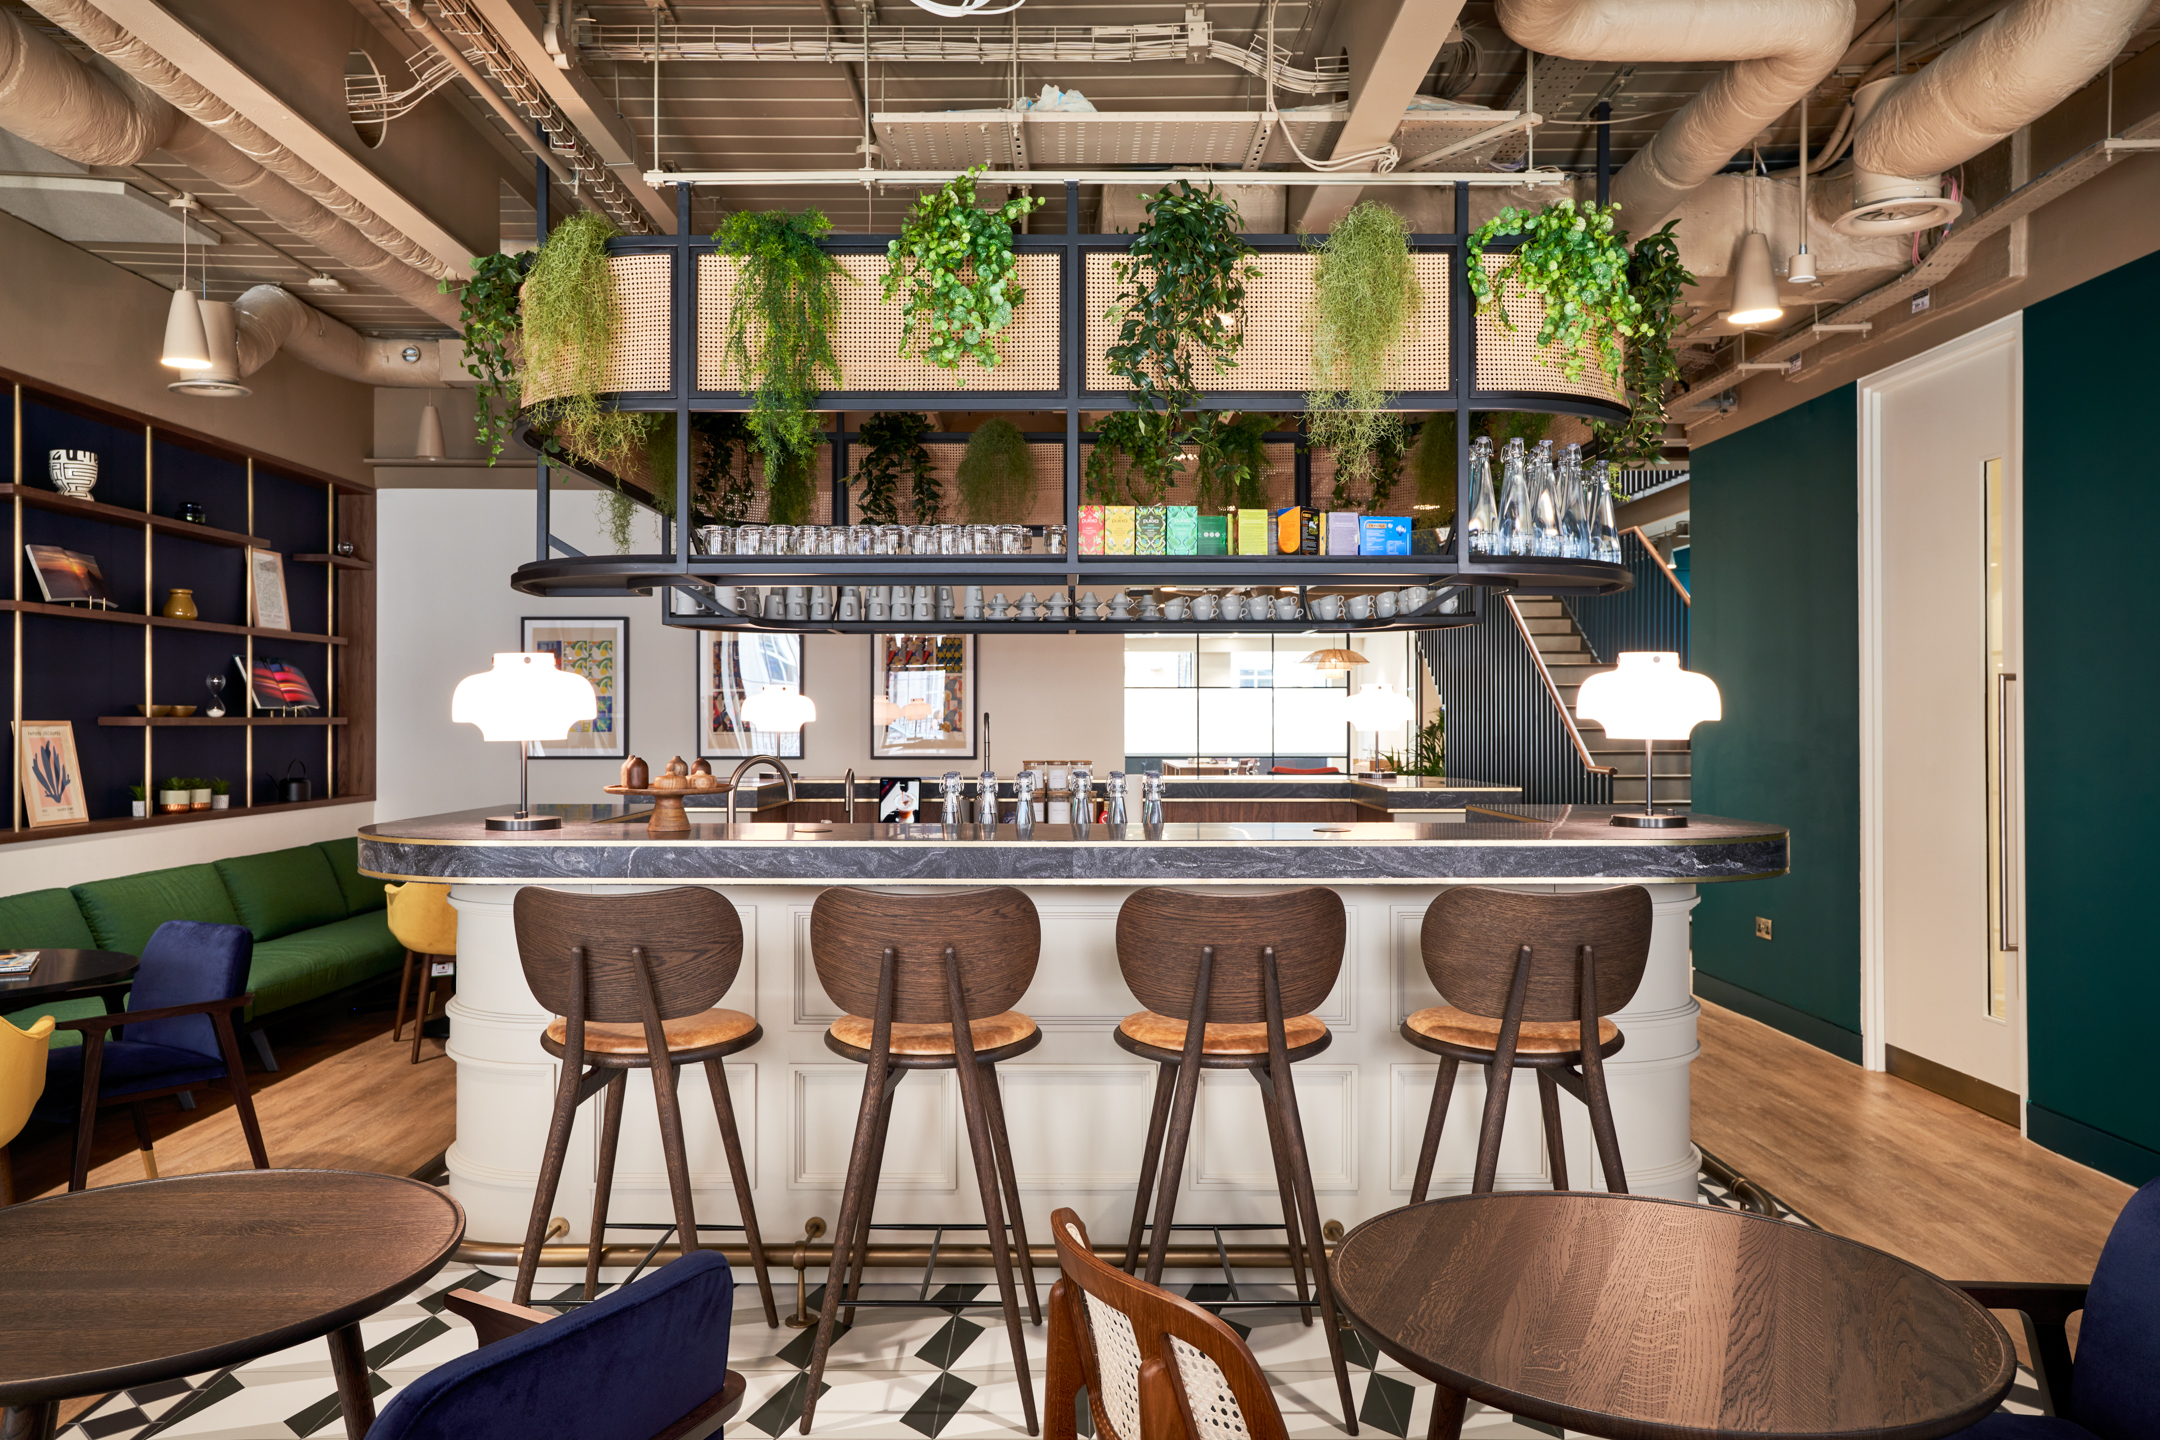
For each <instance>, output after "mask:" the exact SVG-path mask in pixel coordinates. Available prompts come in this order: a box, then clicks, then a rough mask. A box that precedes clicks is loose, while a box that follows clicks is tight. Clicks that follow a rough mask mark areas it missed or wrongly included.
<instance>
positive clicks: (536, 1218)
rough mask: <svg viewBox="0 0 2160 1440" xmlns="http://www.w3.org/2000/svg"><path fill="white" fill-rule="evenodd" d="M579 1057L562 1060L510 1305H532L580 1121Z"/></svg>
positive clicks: (564, 1057)
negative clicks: (566, 1162) (543, 1248)
mask: <svg viewBox="0 0 2160 1440" xmlns="http://www.w3.org/2000/svg"><path fill="white" fill-rule="evenodd" d="M582 1068H583V1067H582V1066H581V1065H580V1064H579V1061H578V1057H576V1056H574V1055H568V1054H566V1055H564V1056H563V1057H562V1083H561V1084H559V1085H557V1086H556V1087H555V1113H554V1114H553V1115H552V1116H550V1117H549V1119H548V1137H547V1148H546V1149H545V1150H543V1151H541V1152H540V1179H539V1182H538V1184H537V1185H535V1186H534V1188H533V1208H532V1218H531V1219H530V1220H528V1221H526V1222H525V1248H524V1249H522V1250H521V1251H519V1252H518V1268H517V1279H516V1280H515V1281H513V1282H512V1284H511V1286H510V1303H511V1304H513V1305H530V1304H531V1303H532V1287H533V1275H534V1274H535V1272H537V1271H538V1270H539V1268H540V1246H541V1243H542V1242H543V1241H545V1240H546V1239H547V1229H548V1220H549V1219H550V1218H551V1217H550V1216H549V1215H548V1211H550V1210H552V1209H553V1208H554V1207H555V1189H556V1187H557V1186H558V1185H560V1184H561V1183H562V1170H563V1156H564V1154H565V1153H566V1152H567V1151H568V1150H569V1148H570V1124H571V1122H572V1121H573V1120H575V1119H576V1118H577V1105H578V1082H579V1080H580V1079H582V1078H583V1077H582V1076H581V1075H580V1074H579V1073H578V1072H579V1071H580V1070H581V1069H582Z"/></svg>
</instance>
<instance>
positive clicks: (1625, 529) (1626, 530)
mask: <svg viewBox="0 0 2160 1440" xmlns="http://www.w3.org/2000/svg"><path fill="white" fill-rule="evenodd" d="M1620 533H1621V534H1622V535H1630V534H1632V535H1633V536H1634V537H1635V538H1636V539H1638V540H1640V541H1642V544H1643V549H1645V550H1647V551H1649V552H1650V558H1651V559H1652V560H1655V561H1657V567H1658V569H1660V570H1662V571H1664V572H1665V578H1666V580H1667V581H1669V582H1670V583H1671V585H1672V588H1673V589H1674V590H1675V591H1677V592H1678V593H1679V596H1680V603H1681V604H1683V605H1692V604H1693V603H1694V602H1693V600H1692V599H1691V598H1690V596H1689V595H1688V590H1687V586H1685V585H1683V584H1681V583H1680V576H1679V573H1678V572H1677V571H1675V570H1674V569H1673V568H1672V562H1671V561H1669V560H1667V559H1666V558H1665V557H1664V556H1663V555H1661V554H1659V553H1658V548H1657V545H1656V543H1655V542H1654V541H1652V540H1651V538H1650V537H1649V536H1648V535H1645V534H1644V533H1643V528H1642V526H1640V525H1626V526H1622V527H1621V530H1620Z"/></svg>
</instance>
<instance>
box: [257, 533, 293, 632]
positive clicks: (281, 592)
mask: <svg viewBox="0 0 2160 1440" xmlns="http://www.w3.org/2000/svg"><path fill="white" fill-rule="evenodd" d="M247 557H248V603H249V607H250V608H251V609H252V610H253V611H254V612H255V619H254V624H255V625H256V627H257V628H259V629H263V630H290V629H292V607H291V605H289V604H288V603H287V602H286V599H285V557H284V556H283V555H280V554H278V552H277V551H275V550H250V551H248V552H247Z"/></svg>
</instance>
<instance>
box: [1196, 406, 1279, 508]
mask: <svg viewBox="0 0 2160 1440" xmlns="http://www.w3.org/2000/svg"><path fill="white" fill-rule="evenodd" d="M1274 428H1276V417H1275V416H1273V415H1264V414H1261V413H1260V412H1258V411H1255V410H1248V411H1246V412H1245V413H1244V414H1242V415H1240V414H1236V413H1234V412H1231V411H1225V410H1208V411H1203V412H1202V413H1201V414H1199V415H1198V416H1196V417H1194V421H1193V427H1192V439H1193V484H1194V488H1195V490H1196V491H1197V493H1196V494H1195V496H1194V503H1195V504H1196V505H1198V506H1199V508H1200V513H1202V514H1203V515H1221V514H1227V513H1228V512H1230V511H1232V510H1238V509H1247V510H1257V509H1262V508H1264V507H1265V506H1266V505H1267V503H1268V498H1269V497H1268V485H1267V482H1268V469H1269V467H1268V455H1267V434H1268V432H1269V431H1270V430H1273V429H1274Z"/></svg>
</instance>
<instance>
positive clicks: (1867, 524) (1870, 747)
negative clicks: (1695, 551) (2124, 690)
mask: <svg viewBox="0 0 2160 1440" xmlns="http://www.w3.org/2000/svg"><path fill="white" fill-rule="evenodd" d="M2024 339H2025V315H2024V312H2023V311H2016V312H2013V313H2011V314H2009V315H2006V316H2004V317H2003V318H2002V319H2000V320H1997V321H1994V322H1993V323H1991V324H1988V325H1983V326H1981V327H1980V328H1979V329H1977V330H1973V331H1970V332H1968V333H1966V334H1964V335H1960V336H1959V337H1957V338H1956V339H1954V340H1948V341H1945V342H1944V343H1942V344H1941V345H1937V346H1935V347H1934V348H1933V349H1930V350H1928V351H1925V352H1924V353H1922V354H1919V355H1915V356H1913V357H1912V358H1911V359H1909V360H1904V361H1901V362H1900V363H1898V364H1896V365H1892V366H1889V367H1888V368H1886V369H1882V370H1878V371H1876V372H1874V373H1873V374H1871V375H1864V376H1862V377H1861V378H1860V380H1859V382H1858V384H1857V386H1856V387H1855V388H1856V391H1857V403H1858V406H1859V411H1860V414H1859V426H1858V429H1859V446H1860V455H1859V472H1860V485H1859V511H1860V513H1859V581H1860V1033H1861V1055H1862V1061H1863V1063H1864V1064H1865V1065H1866V1066H1867V1068H1868V1069H1870V1070H1882V1069H1885V1068H1886V1063H1887V1062H1886V1057H1885V1054H1884V1046H1885V1045H1886V1043H1887V1036H1886V1033H1885V1032H1886V1027H1887V1019H1888V1017H1887V1014H1886V1001H1885V994H1884V991H1885V974H1886V971H1885V961H1886V957H1885V955H1884V949H1885V940H1884V915H1883V884H1884V879H1883V877H1884V863H1885V858H1886V857H1885V855H1884V844H1883V783H1884V782H1883V676H1882V663H1883V660H1882V656H1883V643H1882V627H1883V553H1882V502H1883V458H1882V442H1883V400H1884V397H1885V395H1886V394H1887V393H1888V392H1890V391H1892V390H1895V389H1897V388H1899V387H1900V386H1902V385H1904V384H1906V383H1907V382H1910V381H1913V380H1917V379H1921V378H1923V377H1925V376H1928V375H1930V374H1933V373H1934V372H1936V371H1939V370H1943V369H1946V368H1948V367H1950V366H1952V365H1956V364H1959V363H1962V362H1964V361H1968V360H1971V359H1973V358H1974V357H1976V356H1980V355H1986V354H1989V353H1990V352H1993V351H1996V350H2007V351H2008V352H2009V356H2010V377H2011V393H2012V402H2013V403H2012V404H2011V407H2010V424H2009V431H2010V440H2009V445H2008V447H2007V453H2006V454H2005V455H2004V456H2003V466H2004V471H2005V479H2006V482H2007V483H2008V485H2009V486H2010V487H2011V493H2012V494H2013V495H2014V496H2016V497H2017V498H2018V500H2019V502H2020V503H2019V508H2020V511H2022V500H2023V495H2024V469H2025V467H2024V452H2025V406H2024V376H2025V359H2024V350H2025V346H2024ZM2023 542H2024V531H2023V527H2022V525H2021V526H2020V528H2019V530H2018V544H2017V545H2016V546H2015V547H2014V548H2012V549H2011V550H2010V551H2009V553H2007V554H2006V555H2005V556H2004V567H2005V570H2006V571H2007V581H2006V583H2008V584H2009V585H2010V586H2012V587H2013V593H2014V594H2015V595H2017V596H2018V597H2019V598H2020V599H2022V597H2023V595H2024V570H2025V555H2024V543H2023ZM2021 642H2022V637H2021ZM2023 663H2024V662H2023V658H2022V655H2021V656H2020V658H2019V665H2020V667H2021V668H2020V671H2019V673H2020V674H2022V673H2023V670H2022V666H2023ZM2011 694H2012V702H2011V705H2010V717H2011V720H2012V730H2013V741H2014V743H2013V745H2012V746H2011V748H2010V751H2009V755H2008V760H2009V773H2010V776H2011V780H2012V783H2011V787H2010V790H2011V793H2010V795H2009V796H2008V797H2007V799H2006V802H2005V803H2007V804H2008V806H2009V816H2008V818H2009V822H2010V823H2009V827H2008V828H2009V831H2010V834H2011V836H2012V843H2011V845H2010V854H2011V856H2012V857H2013V863H2012V864H2010V865H2009V866H2008V870H2009V875H2008V883H2009V884H2010V886H2011V887H2012V894H2013V896H2014V905H2015V910H2016V914H2017V916H2018V920H2019V926H2018V928H2019V930H2020V931H2021V932H2022V930H2023V921H2024V915H2025V895H2024V888H2025V864H2024V856H2025V750H2024V735H2025V726H2024V687H2023V685H2018V686H2015V687H2012V691H2011ZM2018 938H2019V941H2020V948H2019V950H2018V955H2017V963H2016V965H2015V966H2014V967H2013V979H2012V984H2011V985H2010V995H2009V999H2010V1020H2009V1023H2010V1028H2011V1033H2012V1036H2013V1045H2014V1048H2015V1049H2016V1052H2017V1078H2018V1083H2017V1091H2018V1097H2019V1101H2020V1104H2019V1107H2018V1116H2019V1119H2018V1128H2019V1130H2020V1132H2021V1133H2022V1131H2023V1130H2024V1116H2025V1104H2024V1102H2025V1101H2026V1100H2027V1099H2029V1095H2030V1076H2029V1070H2028V1067H2027V1056H2026V1029H2025V1021H2026V1016H2025V997H2026V993H2027V984H2026V972H2027V967H2028V966H2029V964H2030V963H2031V955H2030V952H2029V951H2027V950H2025V949H2024V948H2023V939H2024V937H2023V935H2022V933H2020V935H2019V937H2018Z"/></svg>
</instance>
